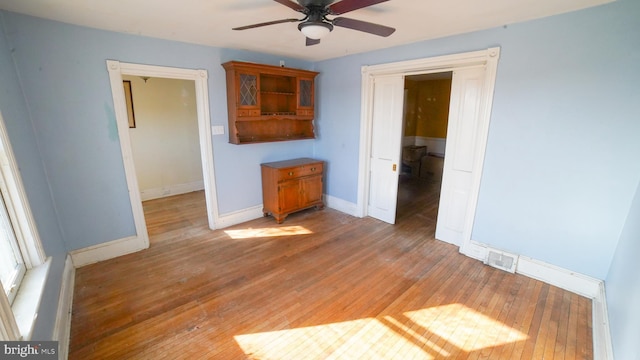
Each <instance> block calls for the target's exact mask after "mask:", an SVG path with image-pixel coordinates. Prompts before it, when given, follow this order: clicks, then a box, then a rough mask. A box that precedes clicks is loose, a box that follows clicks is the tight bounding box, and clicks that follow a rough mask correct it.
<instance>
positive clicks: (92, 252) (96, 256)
mask: <svg viewBox="0 0 640 360" xmlns="http://www.w3.org/2000/svg"><path fill="white" fill-rule="evenodd" d="M148 247H149V241H148V240H146V239H145V237H144V236H130V237H128V238H124V239H118V240H113V241H109V242H106V243H102V244H98V245H94V246H89V247H86V248H82V249H78V250H73V251H71V252H70V253H69V254H70V255H71V260H73V265H74V266H75V267H76V268H79V267H82V266H85V265H89V264H93V263H97V262H99V261H104V260H109V259H113V258H116V257H118V256H122V255H127V254H131V253H134V252H136V251H140V250H144V249H147V248H148Z"/></svg>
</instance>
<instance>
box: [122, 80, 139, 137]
mask: <svg viewBox="0 0 640 360" xmlns="http://www.w3.org/2000/svg"><path fill="white" fill-rule="evenodd" d="M122 85H123V86H124V101H125V102H126V105H127V116H128V117H129V127H130V128H135V127H136V117H135V115H134V113H133V97H132V96H131V81H130V80H123V81H122Z"/></svg>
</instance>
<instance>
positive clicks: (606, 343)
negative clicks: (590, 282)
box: [591, 281, 613, 360]
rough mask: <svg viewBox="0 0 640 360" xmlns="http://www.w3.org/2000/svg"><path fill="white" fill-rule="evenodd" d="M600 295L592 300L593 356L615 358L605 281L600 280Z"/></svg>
mask: <svg viewBox="0 0 640 360" xmlns="http://www.w3.org/2000/svg"><path fill="white" fill-rule="evenodd" d="M598 288H599V289H598V295H597V296H596V297H595V298H593V300H592V301H591V304H592V305H591V309H592V313H593V321H592V326H593V358H594V359H604V360H613V343H612V342H611V332H610V329H609V311H608V310H607V296H606V293H605V286H604V281H601V282H600V286H599V287H598Z"/></svg>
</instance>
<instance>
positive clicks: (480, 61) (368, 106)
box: [356, 47, 500, 252]
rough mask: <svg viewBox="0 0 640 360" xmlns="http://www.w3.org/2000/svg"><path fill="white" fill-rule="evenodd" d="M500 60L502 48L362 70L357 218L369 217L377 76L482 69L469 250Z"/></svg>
mask: <svg viewBox="0 0 640 360" xmlns="http://www.w3.org/2000/svg"><path fill="white" fill-rule="evenodd" d="M499 58H500V48H499V47H494V48H488V49H485V50H479V51H471V52H466V53H460V54H452V55H444V56H437V57H431V58H424V59H417V60H409V61H400V62H395V63H388V64H379V65H370V66H363V67H362V70H361V71H362V85H361V88H362V94H361V109H360V147H359V149H360V151H359V152H360V154H359V161H358V193H357V203H356V216H359V217H364V216H367V215H368V213H367V208H368V200H367V199H368V195H369V172H370V168H371V163H370V162H371V160H370V158H371V136H372V135H371V134H372V129H373V116H372V113H373V84H374V80H375V78H376V77H384V76H398V75H402V76H407V75H416V74H426V73H438V72H446V71H454V70H460V69H466V68H470V67H478V66H482V67H484V69H485V74H484V84H483V92H482V94H483V95H482V98H481V99H480V102H481V105H480V112H479V115H478V117H479V119H478V124H482V128H480V129H477V143H476V148H475V151H476V156H475V157H474V164H473V168H474V169H476V170H474V172H473V178H472V185H471V191H470V195H469V204H468V206H467V216H466V217H465V224H464V228H463V232H462V244H461V246H460V247H461V249H462V250H463V252H464V248H466V247H468V246H469V245H470V242H471V230H472V228H473V221H474V219H475V211H476V205H477V201H478V194H479V191H480V180H481V177H482V169H483V165H484V154H485V150H486V143H487V138H488V132H489V122H490V118H491V107H492V104H493V92H494V86H495V78H496V74H497V68H498V60H499Z"/></svg>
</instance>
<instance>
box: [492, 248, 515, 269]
mask: <svg viewBox="0 0 640 360" xmlns="http://www.w3.org/2000/svg"><path fill="white" fill-rule="evenodd" d="M484 263H485V264H487V265H489V266H492V267H494V268H497V269H501V270H504V271H508V272H510V273H515V272H516V265H517V264H518V255H515V254H509V253H505V252H503V251H499V250H492V249H489V251H488V252H487V258H486V259H485V261H484Z"/></svg>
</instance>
